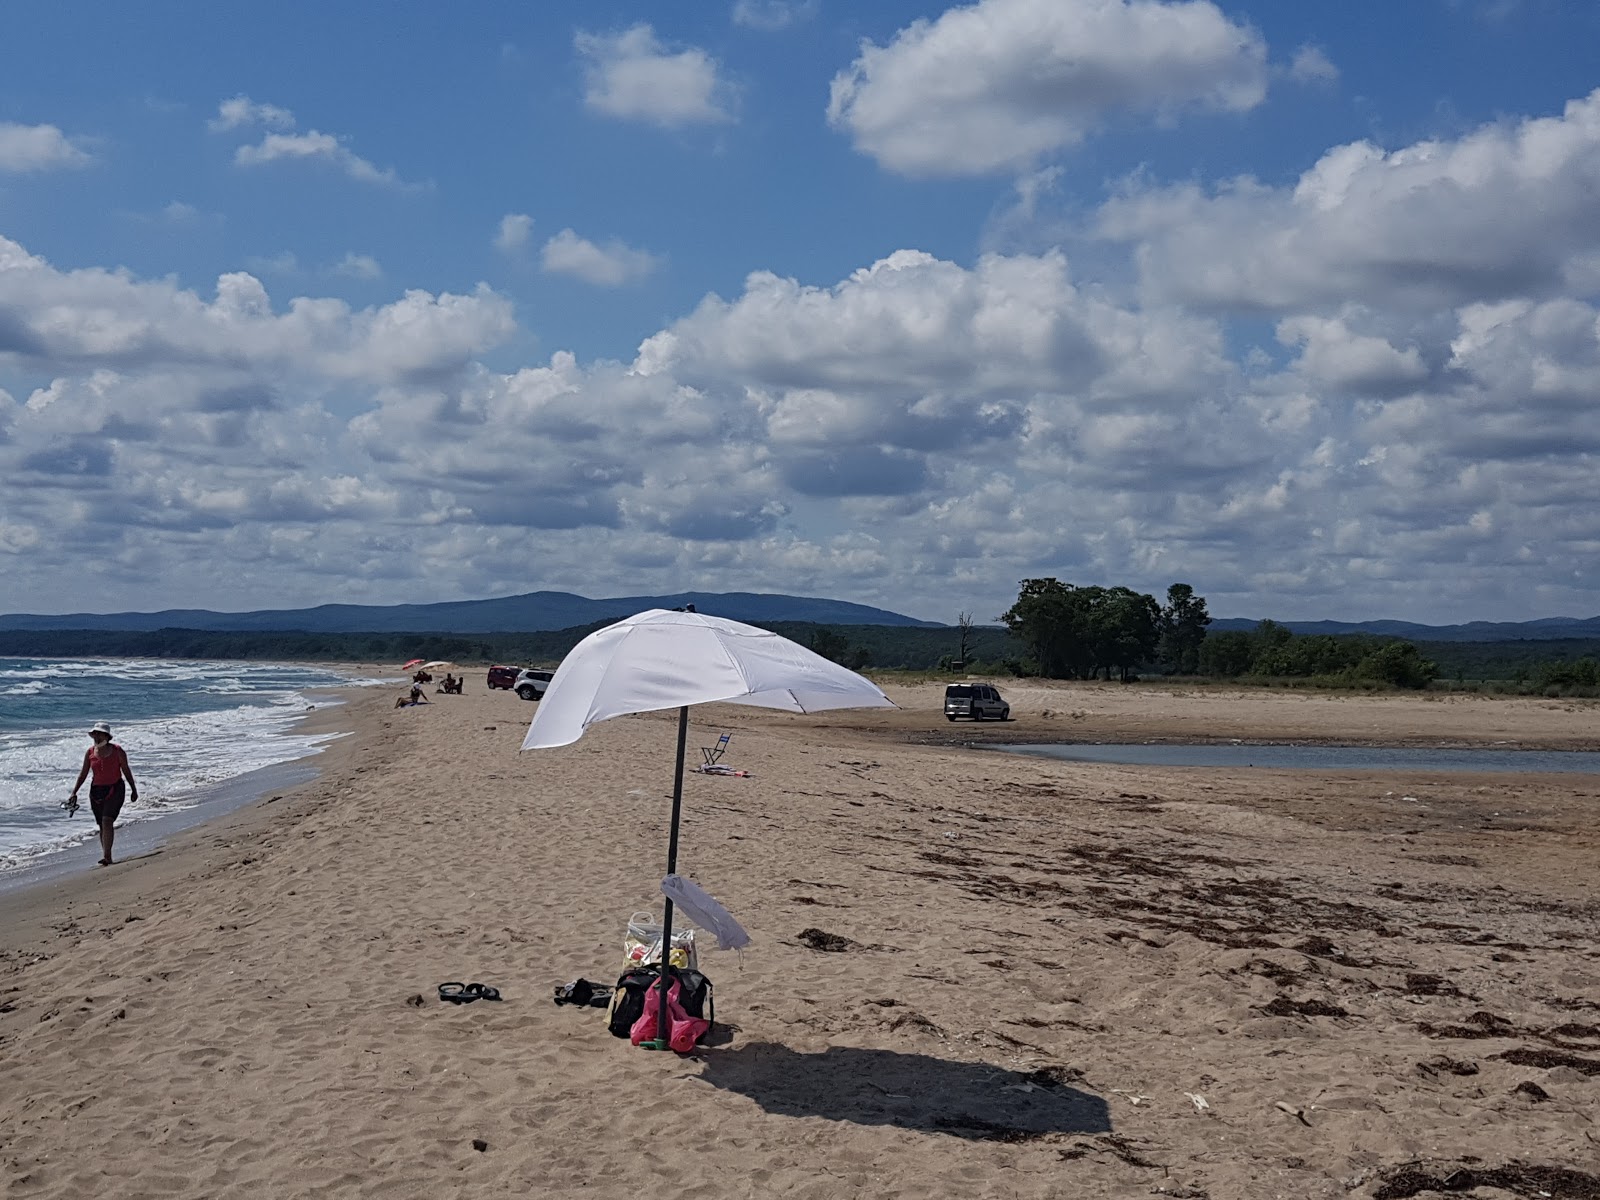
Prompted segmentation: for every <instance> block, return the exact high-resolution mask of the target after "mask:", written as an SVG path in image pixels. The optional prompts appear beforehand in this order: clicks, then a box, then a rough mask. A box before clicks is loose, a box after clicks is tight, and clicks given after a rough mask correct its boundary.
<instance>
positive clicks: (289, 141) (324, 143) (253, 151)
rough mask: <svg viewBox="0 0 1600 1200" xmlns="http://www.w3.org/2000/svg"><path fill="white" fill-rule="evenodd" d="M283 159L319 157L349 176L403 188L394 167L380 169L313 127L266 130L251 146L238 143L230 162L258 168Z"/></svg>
mask: <svg viewBox="0 0 1600 1200" xmlns="http://www.w3.org/2000/svg"><path fill="white" fill-rule="evenodd" d="M286 160H290V161H292V160H300V161H311V160H321V161H323V162H329V163H333V164H334V165H335V166H337V167H338V168H339V169H340V170H341V171H343V172H344V173H345V174H346V175H348V176H349V177H350V178H351V179H355V180H358V181H360V182H361V183H376V184H382V185H384V186H388V187H406V186H408V185H406V184H403V183H402V182H401V180H400V177H399V176H398V175H396V174H395V173H394V170H393V168H390V167H383V168H379V167H376V166H374V165H373V164H372V163H370V162H368V161H367V160H366V159H364V158H362V157H361V156H360V155H358V154H356V153H354V152H353V151H351V150H350V149H349V147H347V146H345V145H344V144H343V143H342V142H340V141H339V139H338V138H336V137H334V136H333V135H332V134H331V133H319V132H318V131H317V130H315V129H312V130H309V131H307V132H306V133H269V134H267V136H266V137H264V138H262V139H261V141H260V143H259V144H257V145H254V146H240V147H239V148H238V149H237V150H235V151H234V152H233V161H234V162H236V163H238V164H239V165H240V166H241V167H258V166H263V165H265V164H267V163H274V162H282V161H286Z"/></svg>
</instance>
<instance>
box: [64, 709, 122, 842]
mask: <svg viewBox="0 0 1600 1200" xmlns="http://www.w3.org/2000/svg"><path fill="white" fill-rule="evenodd" d="M89 736H90V737H91V738H93V739H94V745H93V746H90V747H89V749H87V750H85V751H84V752H83V769H82V770H81V771H79V772H78V782H77V783H75V784H73V785H72V794H71V795H70V796H68V797H67V804H68V806H69V807H70V808H74V809H75V808H77V807H78V789H79V788H81V787H82V786H83V781H84V780H85V779H87V778H88V777H89V776H90V775H91V774H92V775H93V776H94V781H93V782H92V783H90V784H89V808H90V810H91V811H92V812H93V813H94V823H95V824H96V825H98V826H99V827H100V865H101V866H102V867H109V866H110V865H111V843H112V842H113V841H115V840H116V836H117V817H118V815H119V814H121V812H122V799H123V787H122V781H123V779H127V781H128V789H129V790H128V799H129V800H131V801H132V802H133V803H135V804H137V803H138V802H139V785H138V784H137V783H135V782H134V781H133V768H131V767H130V766H128V755H127V752H126V751H124V750H123V748H122V747H121V746H119V745H117V744H116V743H115V742H113V741H112V740H111V726H109V725H107V724H106V723H105V722H104V721H101V722H99V723H98V724H97V725H95V726H94V727H93V728H92V729H90V730H89Z"/></svg>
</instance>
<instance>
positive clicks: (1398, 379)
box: [1277, 316, 1428, 395]
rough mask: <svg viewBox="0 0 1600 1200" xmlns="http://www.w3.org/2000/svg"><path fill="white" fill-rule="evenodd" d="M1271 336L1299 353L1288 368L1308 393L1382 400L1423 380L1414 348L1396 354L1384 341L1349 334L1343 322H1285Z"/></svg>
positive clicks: (1295, 319)
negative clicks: (1298, 375)
mask: <svg viewBox="0 0 1600 1200" xmlns="http://www.w3.org/2000/svg"><path fill="white" fill-rule="evenodd" d="M1277 333H1278V340H1279V341H1280V342H1282V343H1283V344H1284V345H1286V346H1299V347H1300V348H1301V349H1300V356H1299V358H1297V359H1296V360H1295V363H1294V367H1295V369H1296V370H1298V371H1299V372H1301V373H1302V374H1303V375H1305V376H1306V377H1307V379H1308V380H1309V382H1310V383H1311V384H1312V385H1313V386H1314V387H1318V388H1322V389H1332V390H1334V391H1340V392H1357V393H1361V394H1366V395H1384V394H1390V393H1394V392H1400V391H1409V390H1411V389H1413V388H1415V387H1416V386H1417V385H1418V384H1420V383H1421V382H1422V381H1423V380H1425V379H1426V378H1427V377H1428V368H1427V366H1426V364H1424V363H1423V361H1422V355H1421V353H1420V352H1419V351H1418V349H1417V347H1415V346H1407V347H1406V348H1404V349H1398V348H1396V347H1395V346H1393V345H1391V344H1390V342H1389V341H1388V340H1387V339H1386V338H1384V337H1380V336H1375V335H1372V334H1362V333H1358V332H1355V331H1354V330H1352V329H1351V328H1350V324H1349V322H1348V321H1347V320H1345V319H1341V318H1329V317H1315V316H1299V317H1290V318H1288V319H1286V320H1283V321H1280V322H1279V323H1278V330H1277Z"/></svg>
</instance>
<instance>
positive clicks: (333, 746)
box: [0, 684, 375, 951]
mask: <svg viewBox="0 0 1600 1200" xmlns="http://www.w3.org/2000/svg"><path fill="white" fill-rule="evenodd" d="M373 690H375V689H370V688H366V687H362V686H359V685H355V684H352V685H350V686H348V687H343V688H338V687H321V688H317V689H316V690H315V691H314V692H311V693H309V694H308V695H309V696H310V697H313V698H314V697H317V696H323V697H327V696H336V697H338V699H337V700H335V701H333V702H331V703H323V704H318V705H316V706H315V708H314V710H312V711H307V712H306V713H304V714H303V715H302V716H299V717H297V718H296V719H295V721H294V723H293V725H292V726H291V728H293V729H295V730H296V731H297V732H300V733H310V734H327V735H330V738H329V740H328V741H326V742H324V743H322V744H321V747H320V749H319V750H317V751H315V752H313V753H310V754H303V755H301V756H300V757H298V758H291V759H285V760H284V761H282V762H278V763H272V764H269V765H268V766H265V767H258V768H256V769H255V770H253V771H247V772H245V773H243V774H241V775H235V776H231V777H229V778H227V779H224V780H221V781H219V782H218V783H216V784H214V785H212V786H211V787H208V788H207V789H206V798H205V799H203V800H201V801H200V802H199V803H197V804H195V805H193V806H191V807H188V808H183V809H178V810H175V811H173V812H171V813H168V814H165V815H163V816H161V817H158V818H155V819H153V820H149V821H138V822H132V823H130V824H128V825H119V826H118V828H117V849H116V853H117V855H118V857H117V860H116V862H115V863H114V864H113V865H112V866H111V867H110V868H109V869H104V868H100V867H98V866H97V864H96V863H95V862H94V853H95V844H94V843H93V842H92V841H89V842H84V843H82V844H80V845H78V846H74V847H69V848H67V849H65V850H59V851H54V852H51V853H49V854H46V855H42V856H40V858H39V859H38V860H37V861H35V862H30V863H28V864H27V865H25V866H23V867H20V868H18V869H16V870H14V871H11V872H7V873H6V874H4V875H0V916H3V917H4V920H3V921H0V951H3V950H7V949H10V950H17V949H20V948H21V947H22V946H24V945H28V944H34V943H36V942H37V940H38V939H40V938H41V937H45V936H47V931H48V930H49V929H50V928H52V927H54V926H55V924H56V923H57V922H59V920H60V916H61V914H62V913H63V912H65V911H67V910H69V909H71V908H72V907H73V906H74V905H75V904H89V905H100V906H102V907H110V906H112V905H115V904H118V903H122V902H124V901H125V900H126V899H127V898H129V897H132V896H135V895H137V894H139V893H140V892H141V891H142V890H144V889H147V888H154V887H161V886H165V885H167V884H169V883H171V882H172V881H173V879H174V878H179V877H182V876H183V875H184V874H185V873H188V872H191V871H192V870H194V869H195V861H194V856H195V855H196V854H197V853H198V852H199V851H200V848H201V846H202V843H204V842H205V841H206V840H207V839H208V838H211V837H214V836H239V835H244V836H249V835H250V834H252V833H258V832H260V831H261V830H262V829H263V828H264V827H265V826H267V825H268V824H269V823H270V821H271V820H272V819H273V817H274V815H275V813H269V812H268V811H267V810H268V807H269V806H271V805H275V804H278V803H285V802H286V804H287V806H288V807H289V808H292V807H293V806H294V804H295V802H296V801H298V800H300V799H301V798H302V797H303V796H304V795H305V793H306V792H307V791H308V790H309V789H311V788H314V787H315V786H316V785H317V783H318V782H320V781H321V780H323V779H324V778H325V777H326V776H327V775H328V774H329V773H330V772H331V771H334V770H337V769H338V768H337V764H341V763H342V762H343V761H344V760H345V759H346V758H347V757H348V756H349V755H350V754H351V753H352V752H353V751H354V749H355V743H356V742H357V741H358V740H359V723H360V718H358V717H356V715H355V713H356V711H357V706H358V702H359V701H360V700H361V699H363V698H364V696H365V693H367V692H369V691H373ZM341 713H343V714H346V717H347V719H340V714H341Z"/></svg>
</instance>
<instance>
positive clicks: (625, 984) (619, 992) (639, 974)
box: [606, 967, 656, 1038]
mask: <svg viewBox="0 0 1600 1200" xmlns="http://www.w3.org/2000/svg"><path fill="white" fill-rule="evenodd" d="M655 981H656V973H655V969H654V968H652V967H629V968H628V969H627V970H626V971H624V972H623V973H622V977H621V978H620V979H618V980H617V986H616V989H615V990H614V991H613V992H612V993H611V1011H610V1013H609V1014H608V1015H607V1017H606V1027H607V1028H608V1029H610V1030H611V1032H612V1034H613V1036H615V1037H620V1038H625V1037H627V1036H628V1035H629V1034H631V1033H632V1032H633V1023H634V1022H635V1021H637V1020H638V1019H639V1018H640V1017H642V1016H644V1002H645V996H646V995H647V994H648V993H649V991H650V987H651V985H652V984H653V983H655Z"/></svg>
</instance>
